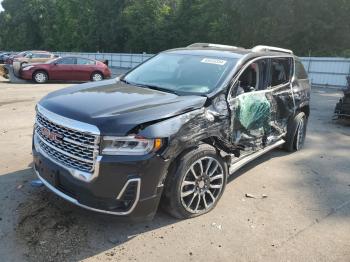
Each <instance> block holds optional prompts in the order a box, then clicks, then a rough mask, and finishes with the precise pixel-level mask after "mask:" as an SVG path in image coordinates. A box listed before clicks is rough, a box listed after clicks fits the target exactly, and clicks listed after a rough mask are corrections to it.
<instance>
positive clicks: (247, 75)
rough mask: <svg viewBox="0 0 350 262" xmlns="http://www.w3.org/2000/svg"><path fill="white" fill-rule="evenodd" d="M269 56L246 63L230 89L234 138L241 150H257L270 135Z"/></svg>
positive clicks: (265, 142) (233, 140)
mask: <svg viewBox="0 0 350 262" xmlns="http://www.w3.org/2000/svg"><path fill="white" fill-rule="evenodd" d="M269 63H270V61H269V59H259V60H256V61H254V62H250V63H249V64H248V65H246V66H245V67H244V68H243V70H242V71H241V72H240V74H239V75H238V77H237V79H236V82H235V84H234V85H233V87H232V88H231V90H230V94H229V96H228V103H229V106H230V111H231V131H232V133H231V142H232V144H233V145H234V146H235V147H237V148H238V149H240V150H243V151H248V152H252V151H256V150H258V149H260V148H263V147H265V146H266V144H267V140H268V137H269V136H270V135H271V125H270V122H271V119H272V111H273V109H272V96H271V92H270V90H268V88H267V87H268V84H269Z"/></svg>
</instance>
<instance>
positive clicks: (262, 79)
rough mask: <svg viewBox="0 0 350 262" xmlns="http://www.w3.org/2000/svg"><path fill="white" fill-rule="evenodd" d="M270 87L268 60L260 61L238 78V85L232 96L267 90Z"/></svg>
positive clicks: (252, 64)
mask: <svg viewBox="0 0 350 262" xmlns="http://www.w3.org/2000/svg"><path fill="white" fill-rule="evenodd" d="M267 86H268V60H267V59H260V60H257V61H255V62H253V63H251V64H250V65H249V66H248V67H247V68H246V69H245V70H244V71H243V72H242V73H241V75H240V77H239V78H238V85H237V86H236V87H235V90H232V91H233V92H232V93H231V96H239V95H241V94H244V93H249V92H253V91H259V90H265V89H266V88H267Z"/></svg>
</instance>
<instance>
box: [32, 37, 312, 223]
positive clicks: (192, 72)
mask: <svg viewBox="0 0 350 262" xmlns="http://www.w3.org/2000/svg"><path fill="white" fill-rule="evenodd" d="M309 100H310V85H309V81H308V77H307V74H306V72H305V70H304V67H303V65H302V64H301V62H300V60H299V59H298V58H297V57H296V56H294V55H293V53H292V52H291V51H289V50H286V49H280V48H275V47H268V46H257V47H254V48H253V49H243V48H237V47H233V46H224V45H215V44H203V43H197V44H193V45H190V46H188V47H186V48H179V49H173V50H168V51H165V52H162V53H160V54H158V55H156V56H154V57H153V58H151V59H150V60H148V61H146V62H145V63H143V64H141V65H139V66H138V67H136V68H135V69H133V70H131V71H130V72H129V73H127V74H126V75H124V76H122V77H120V78H117V79H113V80H107V81H102V82H99V83H87V84H82V85H77V86H73V87H70V88H66V89H63V90H60V91H56V92H53V93H51V94H49V95H48V96H46V97H45V98H43V99H42V100H41V101H40V102H39V103H38V105H37V115H36V124H35V128H34V135H33V156H34V169H35V172H36V174H37V175H38V177H39V178H40V179H41V180H42V182H43V183H44V184H45V185H46V186H47V187H48V188H49V189H50V190H52V191H53V192H54V193H56V194H58V195H59V196H61V197H63V198H64V199H66V200H68V201H70V202H72V203H74V204H76V205H78V206H81V207H84V208H87V209H90V210H93V211H97V212H101V213H107V214H114V215H119V216H124V217H127V218H129V219H151V218H152V217H153V216H154V214H155V212H156V210H157V208H158V205H159V202H161V205H162V207H164V209H165V210H167V211H168V212H169V213H170V214H172V215H173V216H175V217H177V218H190V217H195V216H198V215H202V214H204V213H207V212H209V211H210V210H212V209H213V208H214V207H215V206H216V204H217V202H218V201H219V199H220V197H221V196H222V194H223V192H224V190H225V186H226V183H227V178H228V176H229V175H230V174H233V173H234V172H235V171H236V170H237V169H239V168H240V167H242V166H243V165H244V164H246V163H248V162H250V161H251V160H253V159H255V158H257V157H258V156H260V155H262V154H264V153H266V152H268V151H270V150H272V149H274V148H276V147H279V146H284V147H285V148H286V149H287V150H288V151H297V150H299V149H301V148H302V146H303V144H304V140H305V134H306V127H307V121H308V117H309V112H310V110H309Z"/></svg>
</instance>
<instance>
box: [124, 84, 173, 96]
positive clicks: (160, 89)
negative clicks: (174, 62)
mask: <svg viewBox="0 0 350 262" xmlns="http://www.w3.org/2000/svg"><path fill="white" fill-rule="evenodd" d="M130 84H132V85H135V86H140V87H146V88H149V89H153V90H157V91H161V92H166V93H171V94H175V95H179V93H178V92H176V91H175V90H172V89H167V88H164V87H160V86H154V85H147V84H136V83H130Z"/></svg>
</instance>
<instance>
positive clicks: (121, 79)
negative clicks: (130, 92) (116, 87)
mask: <svg viewBox="0 0 350 262" xmlns="http://www.w3.org/2000/svg"><path fill="white" fill-rule="evenodd" d="M119 81H120V82H123V83H125V84H127V85H130V82H128V81H126V80H125V79H124V78H122V77H121V78H119Z"/></svg>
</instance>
